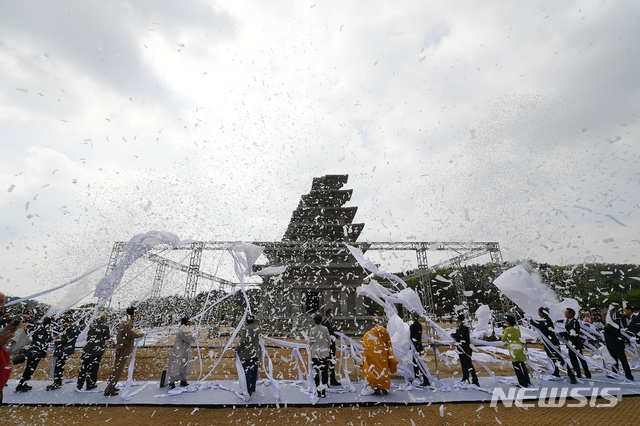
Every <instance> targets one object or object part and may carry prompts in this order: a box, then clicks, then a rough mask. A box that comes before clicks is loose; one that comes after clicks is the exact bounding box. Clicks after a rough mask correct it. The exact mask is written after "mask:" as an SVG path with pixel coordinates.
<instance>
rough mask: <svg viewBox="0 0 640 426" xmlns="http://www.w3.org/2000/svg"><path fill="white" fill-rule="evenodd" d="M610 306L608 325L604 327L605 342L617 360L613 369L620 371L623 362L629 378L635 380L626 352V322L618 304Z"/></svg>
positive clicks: (625, 372) (626, 375)
mask: <svg viewBox="0 0 640 426" xmlns="http://www.w3.org/2000/svg"><path fill="white" fill-rule="evenodd" d="M609 308H610V309H609V313H608V314H607V319H606V325H605V327H604V343H605V345H606V346H607V350H608V351H609V353H610V354H611V356H612V357H613V359H614V360H615V362H616V363H615V364H614V365H613V371H614V372H615V373H618V372H619V364H622V368H623V369H624V375H625V377H626V378H627V380H633V374H631V368H629V362H628V361H627V355H626V354H625V353H624V347H625V343H627V341H628V339H627V338H626V337H624V336H623V335H622V330H623V329H624V328H626V322H625V321H624V318H623V317H622V315H620V314H619V313H618V309H617V304H615V303H612V304H611V306H610V307H609Z"/></svg>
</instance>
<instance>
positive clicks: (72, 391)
mask: <svg viewBox="0 0 640 426" xmlns="http://www.w3.org/2000/svg"><path fill="white" fill-rule="evenodd" d="M442 382H443V383H444V385H446V386H448V387H449V389H450V391H443V390H440V389H433V388H411V387H410V386H409V389H406V390H403V389H404V387H405V386H404V382H402V381H395V380H394V381H393V382H392V387H391V390H390V391H389V394H388V395H362V394H361V391H362V389H363V386H364V383H363V382H360V383H353V384H352V385H353V387H354V388H355V392H349V391H347V390H346V389H345V388H344V387H343V388H335V389H334V388H331V389H328V390H327V392H326V394H327V396H326V398H319V399H318V401H317V403H316V404H315V405H316V406H371V405H416V404H427V405H431V404H443V403H447V404H451V403H478V404H483V403H490V402H491V399H492V395H493V389H494V384H495V382H494V381H493V380H492V379H491V378H489V377H481V378H480V385H481V387H482V389H471V388H460V386H461V384H460V383H459V382H455V381H454V380H453V379H444V380H442ZM513 382H515V378H514V377H501V378H500V382H499V386H500V387H501V388H502V390H503V392H504V394H505V395H508V394H509V391H510V389H514V388H516V390H517V387H515V386H513ZM532 382H533V387H534V388H533V389H529V390H527V393H526V395H525V400H534V399H535V400H537V399H538V397H539V396H540V394H541V393H542V392H544V395H546V396H547V397H548V396H549V395H560V394H561V392H562V389H565V390H564V392H565V393H566V392H567V390H568V392H569V393H568V394H567V398H568V399H571V395H570V392H571V390H572V389H575V390H577V391H578V392H579V393H580V395H582V396H587V398H588V397H589V396H590V395H598V393H597V392H599V390H602V389H605V388H607V389H609V390H608V391H607V392H608V393H609V394H610V395H618V398H622V397H632V396H638V395H640V382H635V383H621V382H619V381H616V380H614V379H609V378H606V377H605V376H601V375H594V377H593V379H591V380H588V379H578V383H577V384H575V385H572V384H570V383H569V380H568V379H567V378H566V377H564V378H563V379H562V380H537V379H532ZM29 384H30V385H31V386H32V387H33V389H32V390H31V391H29V392H15V387H16V385H17V380H15V379H14V380H9V382H8V383H7V386H6V387H5V389H4V403H5V404H15V405H32V406H33V405H66V406H89V405H92V406H116V405H117V406H124V405H128V406H133V405H146V406H153V405H162V406H176V407H177V406H183V407H207V408H223V407H227V408H228V407H234V408H238V407H255V406H261V407H294V406H297V407H301V406H311V405H313V404H312V400H311V398H310V396H309V394H308V393H307V392H306V383H304V382H295V381H287V382H281V383H280V385H279V386H280V387H279V393H280V397H279V398H275V396H274V392H273V389H272V385H269V384H268V382H266V381H260V382H259V384H258V386H257V388H256V392H255V393H254V395H253V397H252V398H251V399H250V400H248V401H245V400H244V399H243V398H242V397H241V396H240V394H239V391H240V386H239V385H238V381H235V382H234V381H230V380H229V381H224V380H220V381H207V382H202V383H192V384H191V385H190V386H189V387H186V388H181V387H176V389H174V390H170V389H169V388H168V387H164V388H160V387H159V382H157V381H149V382H135V383H134V385H133V386H131V387H130V388H129V395H127V394H126V390H125V389H120V395H117V396H111V397H105V396H104V395H103V392H104V388H105V386H106V384H105V383H104V382H100V383H99V384H98V388H97V389H95V390H93V391H78V390H77V389H76V387H75V383H74V381H67V382H66V383H65V384H64V385H63V387H62V388H61V389H56V390H51V391H47V390H46V387H47V385H49V384H51V382H44V381H35V380H33V381H30V382H29ZM121 384H123V383H121ZM462 386H464V385H462ZM554 388H555V391H554ZM576 388H579V389H576ZM612 388H619V391H617V390H611V389H612ZM512 392H513V391H512ZM123 395H124V397H123Z"/></svg>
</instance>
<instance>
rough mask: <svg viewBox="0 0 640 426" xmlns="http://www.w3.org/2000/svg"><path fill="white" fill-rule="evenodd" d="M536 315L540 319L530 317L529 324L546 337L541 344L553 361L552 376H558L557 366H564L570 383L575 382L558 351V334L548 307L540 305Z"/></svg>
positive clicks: (567, 365) (569, 367)
mask: <svg viewBox="0 0 640 426" xmlns="http://www.w3.org/2000/svg"><path fill="white" fill-rule="evenodd" d="M538 315H539V316H540V319H538V320H535V319H532V320H531V325H532V326H534V327H535V328H537V329H538V330H540V332H541V333H542V335H543V336H544V337H546V339H542V345H543V346H544V351H545V352H546V353H547V356H548V357H549V359H550V360H551V361H552V362H553V366H554V370H553V376H555V377H560V369H559V367H560V366H566V368H567V376H569V380H570V381H571V384H576V383H577V381H576V376H575V375H574V374H573V371H572V370H571V366H569V364H568V363H567V362H566V361H565V359H564V358H563V356H562V354H561V353H560V341H559V340H558V336H556V332H555V328H554V326H553V321H551V318H549V308H547V307H545V306H541V307H540V308H538Z"/></svg>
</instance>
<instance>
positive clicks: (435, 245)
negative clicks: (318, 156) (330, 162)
mask: <svg viewBox="0 0 640 426" xmlns="http://www.w3.org/2000/svg"><path fill="white" fill-rule="evenodd" d="M233 243H234V241H197V242H193V243H191V244H188V245H185V246H180V247H175V248H173V247H170V246H157V247H156V248H155V249H154V250H153V251H152V252H150V253H147V254H146V255H145V257H146V259H148V260H149V261H151V262H154V263H157V264H158V269H157V270H156V276H155V279H156V280H162V278H163V277H164V275H165V273H166V267H169V268H171V269H176V270H179V271H182V272H186V273H187V282H186V285H185V293H184V294H185V296H186V297H189V298H193V297H195V296H196V294H197V289H198V278H204V279H208V280H212V281H214V282H216V283H218V284H220V285H221V286H222V287H226V288H227V289H229V290H230V289H232V288H234V287H235V286H236V285H237V283H234V282H231V281H228V280H225V279H222V278H219V277H216V276H214V275H212V274H209V273H206V272H203V271H201V270H200V263H201V261H202V253H203V251H204V250H227V249H228V248H229V247H230V246H231V245H232V244H233ZM251 243H252V244H255V245H257V246H260V247H263V248H264V249H265V252H266V251H278V250H289V251H300V252H323V251H335V250H336V249H340V248H343V247H344V245H343V243H340V242H326V241H254V242H251ZM351 245H352V246H354V247H356V248H358V249H360V250H362V251H363V252H365V251H376V250H378V251H395V250H404V251H414V252H415V253H416V258H417V261H418V270H417V272H416V273H415V274H411V275H407V276H405V277H404V279H405V280H408V279H411V278H415V277H419V279H420V296H421V298H422V301H423V304H424V306H425V308H426V309H427V311H429V312H433V306H434V303H433V294H432V291H431V282H430V279H429V273H430V272H431V271H435V270H438V269H444V268H452V269H454V270H457V269H459V268H460V266H461V264H462V262H464V261H467V260H471V259H474V258H478V257H480V256H483V255H486V254H489V255H490V256H491V261H492V262H493V263H495V264H501V263H502V254H501V253H500V245H499V244H498V243H497V242H422V241H420V242H418V241H410V242H355V243H352V244H351ZM125 246H126V243H125V242H120V241H119V242H116V243H115V244H114V245H113V249H112V251H111V257H110V261H111V263H110V264H109V269H108V271H107V273H108V272H110V271H111V270H113V267H114V266H115V261H116V260H117V258H118V256H119V254H120V252H122V250H123V249H124V248H125ZM178 250H191V251H192V252H191V255H190V258H189V265H188V266H187V265H183V264H180V263H178V262H175V261H173V260H171V259H168V258H166V257H163V256H161V255H160V254H158V253H161V252H165V251H178ZM434 251H435V252H443V251H449V252H453V253H454V254H455V255H454V257H452V258H450V259H447V260H445V261H443V262H440V263H437V264H435V265H433V266H432V267H429V261H428V253H429V252H434ZM265 266H269V265H259V266H256V268H257V269H260V268H262V267H265ZM286 266H288V267H301V266H303V264H289V265H286ZM454 284H455V286H456V290H457V291H458V297H459V303H460V304H465V303H466V297H465V296H464V290H465V289H464V283H463V282H462V278H461V276H460V274H455V275H454ZM160 288H161V284H160V283H157V286H156V289H155V290H154V295H155V296H158V295H159V294H160Z"/></svg>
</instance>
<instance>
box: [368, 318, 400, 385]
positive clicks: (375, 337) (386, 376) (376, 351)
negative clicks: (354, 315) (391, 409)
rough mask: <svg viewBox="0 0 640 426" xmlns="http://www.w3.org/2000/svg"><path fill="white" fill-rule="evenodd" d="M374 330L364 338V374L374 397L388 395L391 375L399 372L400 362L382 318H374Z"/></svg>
mask: <svg viewBox="0 0 640 426" xmlns="http://www.w3.org/2000/svg"><path fill="white" fill-rule="evenodd" d="M373 323H374V325H373V328H372V329H371V330H369V331H367V332H366V333H365V335H364V337H362V346H363V348H364V353H363V356H362V363H361V366H362V374H363V375H364V377H365V379H366V380H367V383H369V386H371V387H372V388H373V394H374V395H380V394H382V395H386V394H388V393H389V388H390V387H391V375H392V374H393V373H395V372H396V371H397V366H398V360H397V359H396V357H395V356H394V355H393V349H392V346H391V337H390V336H389V332H388V331H387V329H385V328H384V327H383V326H382V324H380V318H379V317H374V318H373Z"/></svg>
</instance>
